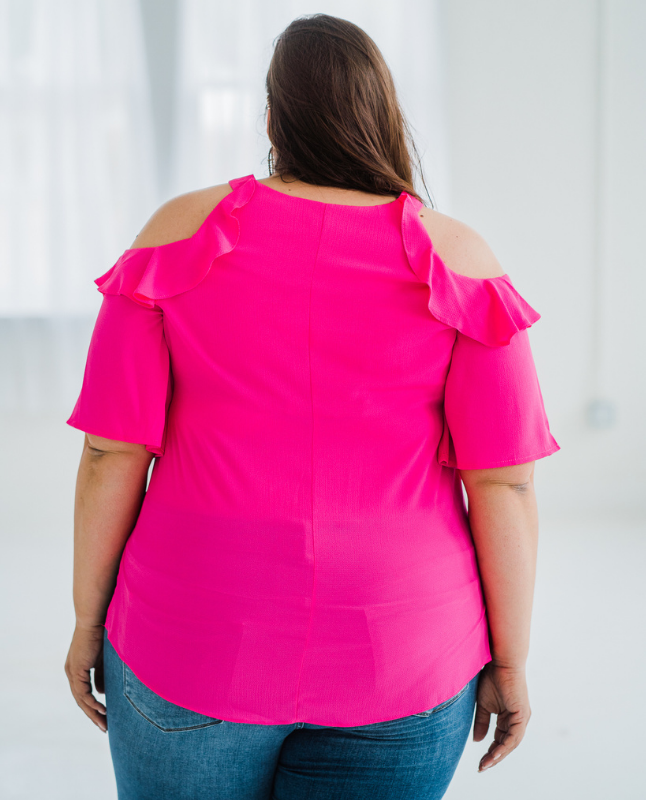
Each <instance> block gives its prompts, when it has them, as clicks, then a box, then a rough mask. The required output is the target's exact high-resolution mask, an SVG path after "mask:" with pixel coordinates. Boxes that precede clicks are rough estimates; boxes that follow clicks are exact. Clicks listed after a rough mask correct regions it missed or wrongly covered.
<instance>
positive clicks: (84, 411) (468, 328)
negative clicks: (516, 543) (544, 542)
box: [68, 175, 559, 726]
mask: <svg viewBox="0 0 646 800" xmlns="http://www.w3.org/2000/svg"><path fill="white" fill-rule="evenodd" d="M230 185H231V187H232V190H233V191H232V192H231V193H229V194H228V195H227V196H226V197H225V198H224V199H223V200H222V201H221V202H220V203H219V204H218V205H217V206H216V207H215V208H214V209H213V211H212V212H211V213H210V214H209V216H208V217H207V219H206V220H205V221H204V223H203V224H202V226H201V227H200V229H199V230H198V231H197V233H195V234H194V235H193V236H191V237H190V238H188V239H183V240H181V241H177V242H173V243H172V244H166V245H162V246H160V247H144V248H141V249H130V250H126V251H125V252H124V253H123V255H122V256H121V257H120V258H119V260H118V261H117V263H116V264H115V265H114V266H113V267H112V269H110V270H109V271H108V272H107V273H106V274H105V275H103V276H102V277H100V278H98V279H97V281H96V283H97V284H98V286H99V291H100V292H102V293H103V295H104V297H103V303H102V306H101V309H100V312H99V315H98V318H97V321H96V326H95V330H94V333H93V336H92V341H91V344H90V349H89V354H88V360H87V365H86V370H85V376H84V380H83V387H82V390H81V394H80V397H79V399H78V401H77V403H76V406H75V408H74V411H73V413H72V416H71V417H70V419H69V420H68V423H69V424H70V425H73V426H74V427H75V428H79V429H81V430H83V431H86V432H88V433H90V434H95V435H97V436H103V437H106V438H109V439H117V440H121V441H125V442H138V443H141V444H145V445H146V447H147V448H148V450H150V451H151V452H152V453H154V454H155V456H157V458H156V460H155V464H154V469H153V472H152V477H151V480H150V485H149V487H148V491H147V493H146V496H145V499H144V501H143V505H142V508H141V513H140V515H139V518H138V520H137V523H136V525H135V528H134V530H133V531H132V534H131V535H130V537H129V539H128V541H127V544H126V548H125V551H124V553H123V557H122V560H121V565H120V570H119V575H118V581H117V586H116V590H115V593H114V596H113V598H112V601H111V603H110V606H109V609H108V615H107V619H106V628H107V633H108V637H109V639H110V642H111V643H112V644H113V645H114V647H115V648H116V650H117V652H118V653H119V655H120V656H121V658H122V659H123V660H124V661H125V662H126V663H127V664H128V665H129V666H130V668H131V669H132V670H133V671H134V673H135V674H136V675H137V676H138V677H139V678H140V680H141V681H143V682H144V683H145V684H146V685H147V686H148V687H149V688H150V689H152V690H153V691H154V692H156V693H157V694H159V695H161V696H162V697H163V698H165V699H167V700H169V701H171V702H173V703H176V704H178V705H180V706H183V707H185V708H188V709H192V710H194V711H197V712H201V713H203V714H207V715H209V716H211V717H215V718H217V719H224V720H230V721H233V722H247V723H258V724H261V725H269V724H290V723H294V722H300V721H305V722H311V723H316V724H319V725H334V726H354V725H366V724H370V723H373V722H381V721H384V720H390V719H396V718H399V717H404V716H407V715H409V714H413V713H418V712H421V711H425V710H427V709H430V708H432V707H433V706H435V705H437V704H438V703H441V702H443V701H445V700H447V699H448V698H450V697H452V696H453V695H454V694H455V693H456V692H457V691H458V690H459V689H460V688H462V686H464V684H465V683H466V682H467V681H469V680H470V679H471V678H472V677H474V676H475V674H476V673H477V672H478V671H479V670H480V669H481V668H482V667H483V666H484V664H486V663H487V662H488V661H490V660H491V653H490V650H489V641H488V627H487V619H486V615H485V607H484V603H483V594H482V589H481V583H480V580H479V575H478V569H477V564H476V556H475V551H474V545H473V540H472V536H471V532H470V529H469V522H468V518H467V513H466V509H465V503H464V500H463V495H462V489H461V482H460V478H459V474H458V472H457V470H458V469H460V468H462V469H480V468H488V467H500V466H503V465H506V464H519V463H523V462H527V461H532V460H534V459H539V458H542V457H543V456H547V455H549V454H551V453H554V452H555V451H556V450H558V449H559V446H558V444H557V443H556V441H555V440H554V438H553V437H552V435H551V434H550V430H549V426H548V422H547V418H546V415H545V411H544V407H543V401H542V397H541V392H540V389H539V384H538V380H537V376H536V370H535V367H534V362H533V359H532V354H531V350H530V345H529V339H528V335H527V330H526V329H527V328H528V327H529V326H530V325H531V324H532V323H534V322H535V321H536V320H538V319H539V314H537V313H536V311H534V310H533V309H532V308H531V307H530V306H529V305H528V304H527V303H526V302H525V300H523V298H522V297H521V296H520V295H519V294H518V292H517V291H516V290H515V289H514V287H513V286H512V283H511V281H510V279H509V277H508V276H507V275H504V276H502V277H497V278H489V279H475V278H468V277H464V276H461V275H459V274H457V273H455V272H452V271H451V270H450V269H448V268H447V267H446V266H445V264H444V263H443V262H442V260H441V259H440V257H439V256H438V254H437V253H436V252H435V250H434V248H433V245H432V243H431V241H430V239H429V237H428V233H427V231H426V229H425V227H424V226H423V223H422V221H421V220H420V218H419V216H418V211H419V209H420V207H421V206H422V204H421V203H420V202H419V201H418V200H417V199H415V198H413V197H412V196H410V195H408V194H407V193H406V192H404V193H402V194H401V195H400V197H399V198H398V199H397V200H395V201H393V202H390V203H386V204H383V205H378V206H370V207H357V206H347V205H337V204H331V203H321V202H318V201H314V200H306V199H303V198H299V197H292V196H289V195H286V194H283V193H281V192H278V191H276V190H274V189H270V188H269V187H268V186H265V185H264V184H262V183H258V182H257V181H256V179H255V178H254V176H253V175H247V176H246V177H243V178H238V179H235V180H232V181H230Z"/></svg>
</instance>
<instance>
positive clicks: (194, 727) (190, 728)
mask: <svg viewBox="0 0 646 800" xmlns="http://www.w3.org/2000/svg"><path fill="white" fill-rule="evenodd" d="M127 669H128V665H127V664H126V663H125V661H124V662H123V695H124V697H125V698H126V700H127V701H128V702H129V703H130V705H131V706H132V707H133V708H134V710H135V711H136V712H137V714H139V715H140V716H142V717H143V718H144V719H145V720H146V721H147V722H150V724H151V725H154V727H155V728H157V730H159V731H163V732H164V733H175V732H177V733H181V732H182V731H196V730H199V729H200V728H211V727H212V726H213V725H221V724H222V723H223V722H224V720H223V719H217V720H214V721H213V722H203V723H202V724H201V725H189V726H187V727H185V728H164V727H162V726H161V725H158V724H157V723H156V722H155V721H154V720H152V719H150V717H147V716H146V715H145V714H144V712H143V711H142V710H141V709H140V708H138V707H137V706H136V704H135V702H134V700H133V699H132V698H131V697H130V695H129V694H128V689H127V678H128V672H127V671H126V670H127ZM130 672H131V673H132V675H133V676H134V677H135V678H137V676H136V675H135V674H134V672H132V670H130ZM137 680H139V678H137ZM150 691H152V689H151V690H150ZM161 699H162V700H163V699H164V698H163V697H162V698H161ZM166 702H169V701H166ZM187 710H190V709H187ZM195 713H197V712H195Z"/></svg>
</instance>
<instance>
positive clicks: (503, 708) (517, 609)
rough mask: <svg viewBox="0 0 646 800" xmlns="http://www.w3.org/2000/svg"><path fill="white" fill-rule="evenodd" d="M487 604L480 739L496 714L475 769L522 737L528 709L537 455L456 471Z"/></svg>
mask: <svg viewBox="0 0 646 800" xmlns="http://www.w3.org/2000/svg"><path fill="white" fill-rule="evenodd" d="M460 476H461V478H462V482H463V483H464V487H465V489H466V492H467V497H468V508H469V522H470V525H471V533H472V536H473V540H474V545H475V548H476V554H477V558H478V569H479V571H480V578H481V582H482V588H483V593H484V599H485V606H486V609H487V619H488V623H489V637H490V648H491V655H492V660H491V661H490V662H489V663H488V664H486V665H485V668H484V670H483V673H482V675H481V677H480V683H479V687H478V701H477V707H476V714H475V722H474V730H473V738H474V740H475V741H476V742H480V741H482V740H483V739H484V738H485V736H486V735H487V731H488V730H489V722H490V718H491V714H497V725H496V730H495V732H494V741H493V742H492V744H491V746H490V747H489V750H488V751H487V753H486V754H485V755H484V756H483V758H482V759H481V761H480V771H483V770H485V769H487V768H488V767H490V766H492V765H493V764H499V763H500V761H502V760H503V758H505V756H507V755H509V753H510V752H511V751H512V750H514V749H515V748H516V747H518V745H519V744H520V742H521V740H522V738H523V736H524V735H525V729H526V728H527V723H528V722H529V718H530V716H531V709H530V706H529V698H528V693H527V683H526V677H525V663H526V661H527V655H528V651H529V635H530V622H531V615H532V604H533V598H534V583H535V575H536V556H537V547H538V512H537V507H536V495H535V492H534V462H533V461H532V462H529V463H527V464H517V465H514V466H509V467H500V468H496V469H479V470H460Z"/></svg>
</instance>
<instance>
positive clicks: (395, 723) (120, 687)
mask: <svg viewBox="0 0 646 800" xmlns="http://www.w3.org/2000/svg"><path fill="white" fill-rule="evenodd" d="M103 663H104V670H105V694H106V708H107V720H108V736H109V740H110V751H111V754H112V762H113V765H114V771H115V776H116V780H117V789H118V793H119V800H189V798H190V800H207V798H208V800H364V799H365V800H439V798H441V797H443V796H444V793H445V792H446V790H447V788H448V785H449V783H450V782H451V779H452V778H453V774H454V773H455V770H456V767H457V765H458V762H459V760H460V758H461V756H462V753H463V751H464V747H465V745H466V741H467V737H468V735H469V731H470V729H471V723H472V721H473V712H474V708H475V701H476V692H477V688H478V680H479V677H480V673H478V674H477V675H476V676H475V677H474V678H473V679H472V680H471V681H469V683H467V685H466V686H464V687H463V688H462V689H461V690H460V691H459V692H458V693H457V694H456V695H455V696H454V697H452V698H450V699H449V700H447V701H446V702H444V703H441V704H440V705H439V706H436V707H435V708H432V709H429V710H428V711H424V712H422V713H421V714H413V715H411V716H409V717H402V718H401V719H393V720H389V721H387V722H377V723H374V724H371V725H357V726H354V727H348V728H345V727H344V728H338V727H331V726H326V725H314V724H312V723H309V722H295V723H292V724H290V725H256V724H251V723H243V722H227V721H222V720H217V719H213V718H212V717H207V716H204V715H203V714H198V713H196V712H194V711H189V710H188V709H184V708H181V707H180V706H177V705H174V704H173V703H169V702H168V701H167V700H164V699H162V698H161V697H159V695H157V694H155V693H154V692H153V691H151V690H150V689H148V688H147V687H146V686H145V685H144V684H143V683H142V682H141V681H140V680H139V679H138V678H137V677H136V676H135V674H134V673H133V672H132V670H130V668H129V667H128V666H127V665H126V664H124V662H123V661H122V660H121V659H120V658H119V655H118V654H117V652H116V650H115V649H114V647H113V646H112V645H111V644H110V642H109V640H108V638H107V635H106V634H105V633H104V650H103Z"/></svg>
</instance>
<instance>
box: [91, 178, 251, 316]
mask: <svg viewBox="0 0 646 800" xmlns="http://www.w3.org/2000/svg"><path fill="white" fill-rule="evenodd" d="M229 184H230V186H231V188H232V190H233V191H231V192H229V194H227V195H225V197H223V198H222V200H221V201H220V202H219V203H218V204H217V205H216V206H215V208H214V209H213V210H212V211H211V213H210V214H209V215H208V216H207V218H206V219H205V220H204V222H203V223H202V225H201V226H200V228H199V229H198V230H197V232H196V233H194V234H193V236H191V237H190V238H189V239H180V240H179V241H177V242H171V243H169V244H164V245H161V246H159V247H140V248H134V249H130V250H126V251H125V252H124V253H123V255H122V256H121V257H120V258H119V259H118V261H117V262H116V263H115V264H114V266H113V267H111V269H109V270H108V271H107V272H106V273H105V274H104V275H101V277H100V278H97V279H96V280H95V281H94V282H95V283H96V284H97V286H98V288H99V291H100V292H101V293H102V294H104V295H106V294H113V295H114V294H120V295H124V296H125V297H129V298H130V299H131V300H134V302H135V303H139V305H142V306H146V307H147V308H153V307H154V306H155V304H156V302H157V301H158V300H165V299H168V298H169V297H174V296H175V295H178V294H182V293H183V292H187V291H189V290H190V289H193V288H195V287H196V286H197V285H198V284H199V283H201V282H202V281H203V280H204V278H206V276H207V275H208V273H209V272H210V270H211V267H212V265H213V262H214V261H215V260H216V259H217V258H220V256H223V255H225V254H226V253H230V252H231V250H233V249H234V247H235V246H236V245H237V243H238V239H239V237H240V222H239V220H238V217H237V214H238V211H239V210H240V209H241V208H242V207H243V206H245V205H246V204H247V203H248V202H249V200H250V199H251V196H252V195H253V192H254V189H255V180H254V177H253V175H246V176H245V177H244V178H235V179H234V180H231V181H229Z"/></svg>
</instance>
